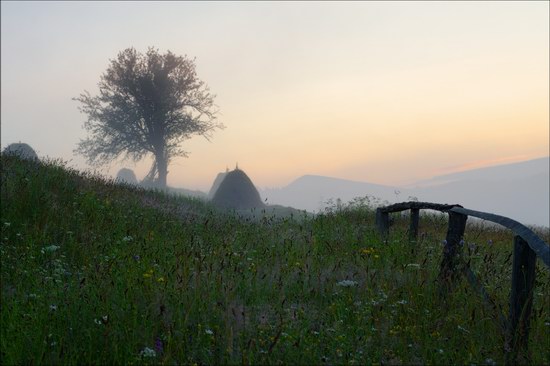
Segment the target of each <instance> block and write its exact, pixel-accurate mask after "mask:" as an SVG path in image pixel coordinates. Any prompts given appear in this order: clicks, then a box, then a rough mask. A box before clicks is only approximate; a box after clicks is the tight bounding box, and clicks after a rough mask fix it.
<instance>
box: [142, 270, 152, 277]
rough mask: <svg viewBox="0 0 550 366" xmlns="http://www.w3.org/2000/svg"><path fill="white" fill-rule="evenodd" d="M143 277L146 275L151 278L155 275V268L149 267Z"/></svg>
mask: <svg viewBox="0 0 550 366" xmlns="http://www.w3.org/2000/svg"><path fill="white" fill-rule="evenodd" d="M143 277H145V278H151V277H153V269H152V268H151V269H149V270H148V271H147V272H145V273H144V274H143Z"/></svg>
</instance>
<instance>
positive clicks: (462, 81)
mask: <svg viewBox="0 0 550 366" xmlns="http://www.w3.org/2000/svg"><path fill="white" fill-rule="evenodd" d="M549 10H550V9H549V2H545V1H535V2H527V1H518V2H513V1H505V2H496V1H494V2H493V1H491V2H458V1H456V2H454V1H453V2H421V1H418V2H413V1H411V2H389V1H388V2H386V1H383V2H375V1H365V2H328V1H327V2H229V1H228V2H225V1H224V2H216V1H208V2H157V1H154V2H145V1H143V2H142V1H139V2H131V1H123V2H80V1H79V2H69V1H61V2H5V1H2V2H1V145H2V148H3V147H5V146H6V145H7V144H9V143H13V142H19V141H21V142H26V143H28V144H30V145H31V146H32V147H33V148H34V149H35V150H36V151H37V153H38V155H39V156H49V157H52V158H61V159H63V160H64V161H67V162H68V164H69V165H70V166H73V167H76V168H78V169H81V170H85V169H90V167H89V166H88V165H87V164H86V162H85V159H84V158H83V157H82V156H78V155H74V154H73V150H74V149H75V147H76V145H77V143H78V142H79V140H80V139H83V138H85V137H86V131H85V130H84V129H83V122H84V120H85V119H86V117H85V115H83V114H81V113H80V112H79V111H78V108H77V107H78V102H75V101H73V100H72V98H73V97H76V96H78V95H79V94H80V93H82V92H83V91H84V90H87V91H89V92H90V93H91V94H92V95H95V94H97V92H98V88H97V83H98V82H99V78H100V75H101V74H102V73H103V72H104V71H105V70H106V69H107V67H108V65H109V60H111V59H114V58H115V57H116V56H117V54H118V53H119V52H120V51H122V50H124V49H126V48H128V47H135V48H136V49H137V50H138V51H140V52H145V51H146V50H147V48H148V47H150V46H153V47H155V48H158V49H159V51H160V52H162V53H164V52H166V51H167V50H170V51H172V52H173V53H175V54H178V55H187V56H189V57H192V58H196V68H197V74H198V77H199V78H200V79H201V80H203V81H204V82H206V83H207V84H208V86H209V87H210V90H211V91H212V92H213V93H214V94H216V98H215V103H216V105H217V106H218V108H219V111H220V114H219V116H218V120H219V121H220V122H222V123H223V124H224V125H225V129H223V130H218V131H216V132H215V133H214V135H213V138H212V139H211V141H207V140H206V139H204V138H203V137H201V136H195V137H193V138H191V139H189V140H187V141H185V142H184V143H183V144H182V147H183V148H184V149H185V150H187V151H188V152H189V157H187V158H175V159H174V160H173V162H172V164H171V165H170V167H169V174H168V184H169V185H171V186H175V187H185V188H189V189H200V190H203V191H208V189H209V188H210V186H211V184H212V182H213V180H214V178H215V177H216V175H217V173H218V172H220V171H225V169H226V167H228V168H229V169H232V168H233V167H234V166H235V164H236V163H238V165H239V167H240V168H241V169H243V170H244V171H245V172H246V173H247V174H248V175H249V176H250V178H251V179H252V180H253V181H254V183H255V184H256V185H257V186H259V187H262V188H264V187H281V186H284V185H287V184H288V183H290V182H291V181H293V180H294V179H296V178H298V177H300V176H302V175H305V174H316V175H325V176H331V177H338V178H343V179H350V180H357V181H364V182H371V183H379V184H390V185H401V184H409V183H411V182H414V181H417V180H422V179H429V178H431V177H433V176H436V175H441V174H447V173H451V172H456V171H461V170H467V169H472V168H479V167H484V166H490V165H495V164H502V163H511V162H517V161H523V160H529V159H534V158H538V157H543V156H548V155H549V149H550V143H549V139H550V136H549V125H550V122H549V109H550V107H549V80H550V77H549V68H550V65H549V28H550V26H549V13H550V11H549ZM150 164H151V160H150V159H146V160H144V161H142V162H140V163H137V164H135V163H133V162H131V161H122V162H121V161H118V162H115V163H112V164H111V165H110V166H107V167H104V168H103V169H102V170H101V171H100V172H101V173H102V174H106V175H116V172H117V171H118V170H119V169H120V168H122V167H128V168H131V169H133V170H134V171H135V172H136V175H137V176H138V178H142V177H143V176H144V175H145V174H146V173H147V171H148V169H149V167H150Z"/></svg>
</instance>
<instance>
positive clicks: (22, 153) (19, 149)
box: [2, 142, 38, 160]
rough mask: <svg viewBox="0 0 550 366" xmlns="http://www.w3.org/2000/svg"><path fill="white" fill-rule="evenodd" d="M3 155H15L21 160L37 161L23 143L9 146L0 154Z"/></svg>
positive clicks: (27, 146)
mask: <svg viewBox="0 0 550 366" xmlns="http://www.w3.org/2000/svg"><path fill="white" fill-rule="evenodd" d="M2 153H3V154H4V155H15V156H18V157H20V158H21V159H27V160H38V155H36V152H35V151H34V149H33V148H32V147H30V146H29V144H25V143H23V142H19V143H14V144H9V145H8V146H6V148H5V149H4V151H3V152H2Z"/></svg>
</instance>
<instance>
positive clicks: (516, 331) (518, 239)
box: [376, 202, 550, 364]
mask: <svg viewBox="0 0 550 366" xmlns="http://www.w3.org/2000/svg"><path fill="white" fill-rule="evenodd" d="M425 209H428V210H436V211H440V212H444V213H447V214H448V215H449V223H448V228H447V237H446V240H445V242H444V243H445V247H444V253H443V259H442V261H441V267H440V273H439V279H440V280H441V282H442V285H443V287H444V288H449V285H450V284H452V282H453V280H454V279H456V277H457V276H458V275H460V274H464V275H466V278H467V280H468V282H470V284H471V285H472V286H473V287H474V288H475V289H476V290H477V291H478V292H479V293H480V295H481V296H482V297H483V298H484V299H485V301H486V303H487V304H489V305H491V307H492V308H493V310H495V311H496V310H497V309H498V308H497V304H495V303H494V301H493V300H492V299H491V297H490V296H489V294H488V292H487V291H486V290H485V288H484V287H483V285H482V284H481V282H480V281H479V280H478V279H477V277H476V276H475V274H474V273H473V272H472V270H471V269H470V268H469V266H468V264H465V263H461V261H460V256H459V254H460V250H461V247H462V244H463V243H464V242H463V238H464V231H465V229H466V220H467V219H468V216H472V217H477V218H480V219H483V220H487V221H490V222H494V223H497V224H500V225H502V226H504V227H506V228H508V229H510V230H512V232H513V233H514V252H513V255H514V259H513V263H512V285H511V292H510V311H509V315H508V318H507V319H506V318H505V317H504V316H503V314H502V312H501V311H498V313H497V315H496V317H497V320H498V321H499V323H500V325H501V327H502V328H503V330H504V334H505V350H506V363H507V364H513V363H515V362H516V361H518V357H520V356H521V355H526V354H527V346H528V339H529V320H530V315H531V308H532V304H533V287H534V283H535V264H536V259H537V257H538V258H539V259H540V260H541V261H542V262H543V263H544V264H545V265H546V267H547V269H550V246H549V245H548V243H546V242H544V241H543V240H542V239H541V238H539V237H538V236H537V235H536V234H535V233H534V232H533V231H532V230H530V229H529V228H527V227H525V226H524V225H522V224H520V223H519V222H517V221H514V220H512V219H509V218H507V217H504V216H499V215H495V214H491V213H486V212H479V211H474V210H468V209H466V208H463V207H462V206H460V205H448V204H436V203H429V202H402V203H396V204H394V205H391V206H386V207H380V208H378V209H377V210H376V226H377V228H378V231H379V232H380V234H381V235H382V237H383V238H385V239H387V237H388V235H389V227H390V217H389V214H390V213H392V212H400V211H405V210H410V226H409V239H410V240H411V241H414V240H416V238H417V236H418V223H419V219H420V210H425Z"/></svg>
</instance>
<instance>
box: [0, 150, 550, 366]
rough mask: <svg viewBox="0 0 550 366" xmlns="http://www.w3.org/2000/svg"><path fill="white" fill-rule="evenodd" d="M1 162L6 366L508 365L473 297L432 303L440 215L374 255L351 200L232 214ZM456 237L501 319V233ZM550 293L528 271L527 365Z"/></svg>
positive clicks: (367, 227) (541, 357)
mask: <svg viewBox="0 0 550 366" xmlns="http://www.w3.org/2000/svg"><path fill="white" fill-rule="evenodd" d="M1 159H2V183H1V184H2V186H1V199H2V201H1V202H2V206H1V217H0V225H1V227H2V234H1V238H0V240H1V241H0V256H1V257H0V258H1V265H2V266H1V284H2V294H1V295H2V298H1V300H2V308H1V318H0V321H1V323H0V328H1V330H0V332H1V333H0V334H1V339H0V350H1V357H2V358H1V360H0V361H1V362H2V364H20V363H24V364H30V363H33V364H36V363H48V364H49V363H95V364H99V363H102V364H103V363H114V362H120V363H122V362H123V363H133V362H136V363H143V362H145V363H147V362H149V363H155V364H156V363H167V364H172V363H174V362H178V363H198V364H213V363H252V364H258V363H262V364H265V363H275V364H279V363H284V364H288V363H300V364H304V363H307V364H312V363H315V364H319V363H325V362H326V363H329V364H334V363H351V364H353V363H356V364H367V363H368V364H370V363H393V364H399V363H404V364H411V363H431V364H448V363H458V364H466V363H468V364H469V363H476V364H484V363H491V361H496V362H498V363H502V362H503V360H504V358H503V353H502V345H503V343H502V338H501V331H500V330H499V328H498V325H497V323H496V322H495V321H494V319H492V317H493V316H494V313H493V312H491V311H490V310H489V309H487V308H485V307H484V306H483V304H482V302H481V300H480V299H479V296H477V295H476V294H474V293H473V292H472V291H471V290H470V289H469V287H467V286H466V285H465V284H463V283H461V284H459V286H458V288H457V289H456V291H454V292H453V293H452V294H451V295H450V296H449V297H448V298H447V299H446V301H444V300H441V299H439V297H438V296H437V284H436V283H435V278H436V276H437V270H438V266H439V261H440V258H441V251H442V250H441V245H440V242H441V239H443V238H444V233H445V227H446V222H445V220H442V219H439V218H437V217H423V218H422V219H421V231H422V232H423V235H422V240H421V242H420V243H419V244H418V245H415V246H411V245H410V244H408V243H407V242H406V240H404V237H405V232H404V230H403V229H400V227H405V226H406V223H404V222H403V223H402V222H401V221H400V220H399V219H398V220H397V225H396V228H394V229H392V230H393V231H392V233H393V235H392V240H391V242H390V243H389V245H383V244H382V243H381V242H380V240H379V239H378V238H377V236H376V235H375V233H374V230H373V220H374V216H373V214H372V211H370V210H369V209H368V208H367V207H365V206H361V205H359V206H358V207H356V208H354V209H350V210H342V211H341V212H332V213H327V214H326V215H322V216H319V217H316V218H310V217H304V218H302V219H301V220H299V221H297V220H293V219H289V218H285V219H276V218H274V217H272V216H264V217H262V218H260V219H258V220H252V219H250V218H241V219H239V218H237V217H234V216H231V215H226V214H222V213H219V212H218V213H217V212H215V211H214V210H213V209H212V208H211V206H208V205H207V204H205V203H202V202H201V201H197V200H189V199H185V198H181V197H180V198H176V197H169V196H165V195H162V194H160V193H154V192H150V191H143V190H139V189H135V188H131V187H125V186H117V185H114V184H112V183H110V182H104V181H102V180H101V179H99V178H96V177H90V176H83V175H80V174H79V173H77V172H74V171H69V170H67V169H65V168H64V167H63V166H62V164H60V163H56V162H53V163H47V164H34V163H29V162H22V161H19V160H17V159H14V158H5V157H2V158H1ZM465 239H466V241H467V243H468V246H467V248H468V250H467V253H466V255H467V256H468V257H469V259H471V260H472V266H473V267H474V268H475V269H476V271H477V272H478V274H479V276H480V277H481V278H482V280H483V281H484V282H485V284H486V286H487V288H488V289H489V291H490V292H491V294H492V295H493V296H494V297H495V298H496V300H497V302H498V303H500V304H502V306H503V309H502V311H503V312H507V296H508V294H509V286H510V264H509V253H510V249H511V244H510V243H511V236H510V234H508V233H506V232H501V231H498V230H487V229H481V228H476V227H471V228H469V229H468V231H467V237H466V238H465ZM488 240H491V241H492V243H493V244H492V245H487V244H486V243H487V241H488ZM545 240H548V237H546V238H545ZM474 242H475V243H477V244H474ZM470 247H471V249H470ZM344 280H349V281H350V282H342V281H344ZM549 283H550V281H549V277H548V272H547V271H546V270H544V269H540V268H539V269H538V283H537V287H536V289H535V302H534V315H535V316H534V318H533V320H532V327H533V329H532V331H531V337H530V349H531V351H532V361H533V362H534V363H536V364H543V363H545V364H548V363H549V362H550V356H549V352H548V350H547V349H546V348H545V346H546V345H547V344H548V341H549V338H548V337H549V330H550V327H549V326H548V324H550V315H549V308H550V306H549V305H550V301H549V299H548V296H544V294H546V295H547V294H548V292H549V289H550V284H549ZM346 284H348V285H350V286H344V285H346ZM146 347H147V348H150V349H152V350H156V352H155V354H156V355H155V356H150V357H148V356H147V354H146V353H147V352H143V350H144V349H146Z"/></svg>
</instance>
